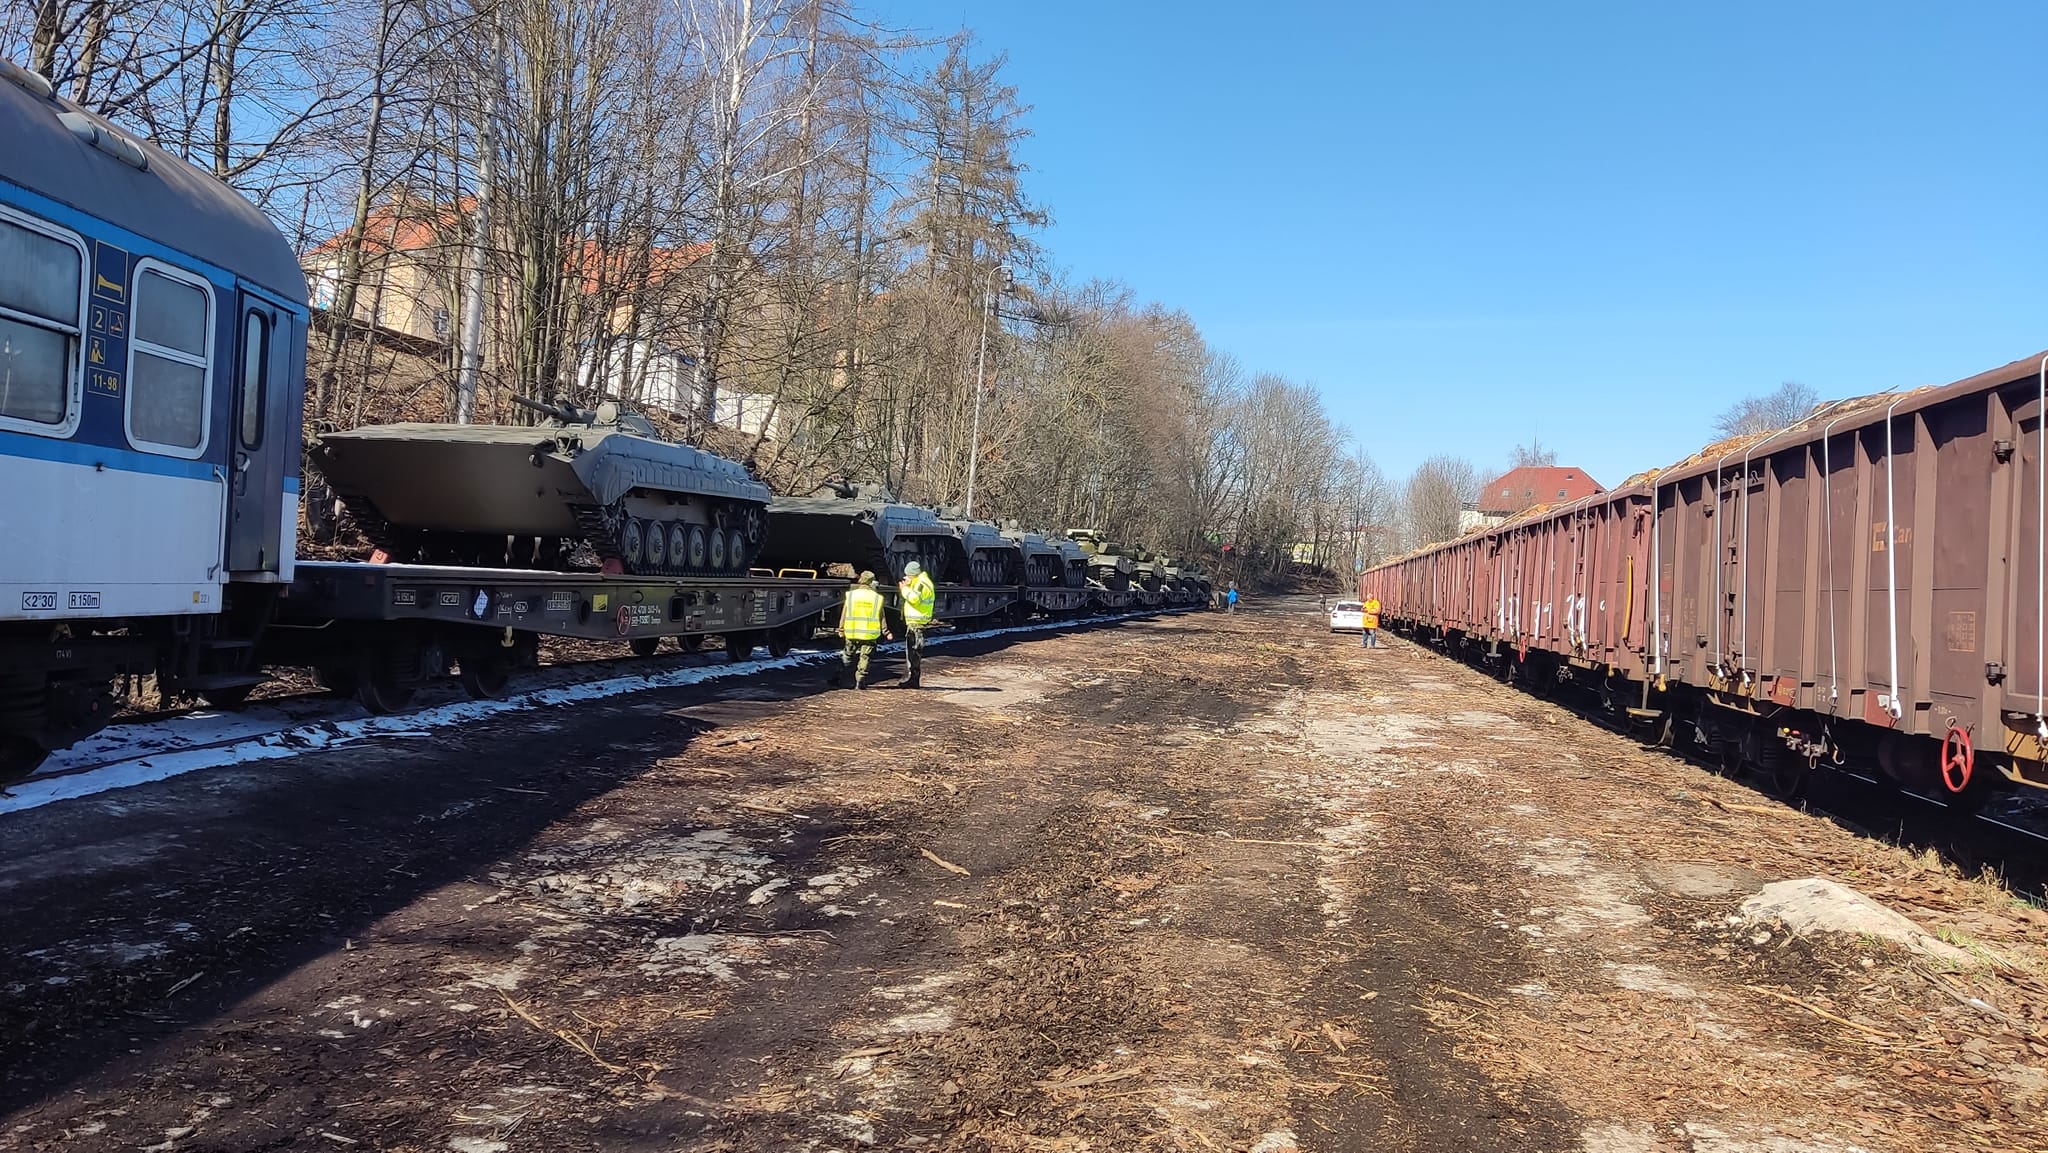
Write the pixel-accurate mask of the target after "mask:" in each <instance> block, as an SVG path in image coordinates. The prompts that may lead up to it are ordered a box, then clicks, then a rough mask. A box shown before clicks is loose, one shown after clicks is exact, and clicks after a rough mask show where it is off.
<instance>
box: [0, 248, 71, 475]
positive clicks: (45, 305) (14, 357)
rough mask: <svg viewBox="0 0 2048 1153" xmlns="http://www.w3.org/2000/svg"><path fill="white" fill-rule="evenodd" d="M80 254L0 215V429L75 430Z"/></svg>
mask: <svg viewBox="0 0 2048 1153" xmlns="http://www.w3.org/2000/svg"><path fill="white" fill-rule="evenodd" d="M84 302H85V248H84V246H83V245H81V244H80V243H79V242H78V241H77V240H75V239H72V238H71V237H69V236H65V235H63V234H62V233H59V232H56V231H55V230H52V229H49V228H46V227H43V226H41V225H39V224H34V223H31V222H30V221H29V220H28V219H26V218H23V217H18V216H14V215H12V214H4V215H0V428H10V429H15V430H18V431H21V432H34V433H41V434H43V435H45V436H69V435H71V432H72V430H73V429H74V428H76V427H77V424H78V404H77V400H76V397H77V395H78V371H79V343H80V341H81V339H82V338H83V334H82V332H81V331H80V325H79V318H80V316H81V315H82V314H83V312H84V311H85V303H84Z"/></svg>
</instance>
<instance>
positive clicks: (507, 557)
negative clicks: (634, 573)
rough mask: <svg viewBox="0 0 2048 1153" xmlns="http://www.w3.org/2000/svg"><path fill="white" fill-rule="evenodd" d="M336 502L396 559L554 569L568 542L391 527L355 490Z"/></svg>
mask: <svg viewBox="0 0 2048 1153" xmlns="http://www.w3.org/2000/svg"><path fill="white" fill-rule="evenodd" d="M341 506H342V508H343V509H344V510H345V511H346V512H347V513H348V518H349V520H351V521H353V522H354V523H355V526H356V529H357V531H359V532H361V533H362V534H363V536H365V537H366V538H368V539H369V541H370V543H371V544H373V545H375V546H376V547H377V548H378V549H379V550H380V551H382V552H383V553H384V555H385V557H386V558H388V559H389V560H390V561H392V562H393V563H396V564H452V565H477V566H479V567H482V568H514V569H560V568H562V567H563V562H564V561H565V560H566V559H567V557H568V555H569V552H570V547H569V542H567V541H563V540H560V539H554V538H536V537H502V536H489V535H486V534H483V533H463V532H433V531H430V530H426V529H399V528H393V527H392V526H391V523H390V522H389V521H387V520H385V519H384V517H383V515H382V514H380V513H379V512H378V511H377V506H376V505H374V504H372V503H370V502H369V501H368V500H366V499H364V498H363V497H360V496H342V497H341Z"/></svg>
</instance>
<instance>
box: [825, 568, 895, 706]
mask: <svg viewBox="0 0 2048 1153" xmlns="http://www.w3.org/2000/svg"><path fill="white" fill-rule="evenodd" d="M888 636H889V629H888V626H887V625H885V624H883V623H882V594H881V593H878V592H876V591H875V574H874V573H871V572H863V573H861V574H860V580H859V581H857V582H856V583H855V584H854V586H853V587H852V588H850V589H848V590H846V599H844V600H842V601H841V602H839V639H840V642H841V647H840V649H839V671H838V672H836V673H833V674H832V687H833V688H838V687H839V685H840V684H841V682H842V678H843V677H844V676H845V674H846V670H847V669H849V668H851V669H852V670H853V687H854V688H857V689H864V688H867V687H868V685H867V680H868V661H869V659H870V658H872V657H873V656H874V655H875V645H876V644H877V643H878V642H880V641H881V640H882V639H883V638H885V637H888Z"/></svg>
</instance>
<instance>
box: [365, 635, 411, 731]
mask: <svg viewBox="0 0 2048 1153" xmlns="http://www.w3.org/2000/svg"><path fill="white" fill-rule="evenodd" d="M418 659H419V653H418V650H416V649H415V648H414V647H413V646H412V645H411V643H409V642H406V641H394V642H391V643H390V644H388V645H386V646H383V647H379V648H372V649H370V650H368V651H367V652H365V653H364V654H363V661H362V664H363V668H362V670H361V675H360V676H359V677H358V678H357V682H356V700H358V701H360V702H362V706H363V707H364V708H366V709H368V710H370V711H371V712H373V713H377V714H380V715H381V714H385V713H395V712H399V711H401V710H403V709H404V708H405V707H406V706H407V705H409V704H411V703H412V698H413V694H414V692H415V691H416V686H415V685H413V684H412V678H411V675H410V674H411V672H412V669H413V665H414V664H415V663H416V662H417V661H418Z"/></svg>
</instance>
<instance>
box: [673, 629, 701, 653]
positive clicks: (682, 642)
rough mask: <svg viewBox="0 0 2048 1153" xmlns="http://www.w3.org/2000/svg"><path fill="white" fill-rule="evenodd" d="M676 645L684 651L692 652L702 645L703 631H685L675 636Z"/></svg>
mask: <svg viewBox="0 0 2048 1153" xmlns="http://www.w3.org/2000/svg"><path fill="white" fill-rule="evenodd" d="M676 647H677V648H679V649H682V650H683V651H684V652H686V653H694V652H696V651H698V650H699V649H702V648H703V647H704V634H703V633H687V634H685V635H683V636H679V637H677V638H676Z"/></svg>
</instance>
